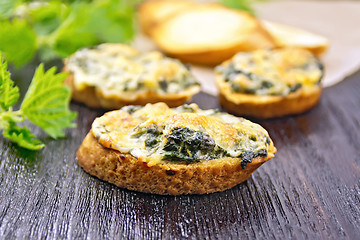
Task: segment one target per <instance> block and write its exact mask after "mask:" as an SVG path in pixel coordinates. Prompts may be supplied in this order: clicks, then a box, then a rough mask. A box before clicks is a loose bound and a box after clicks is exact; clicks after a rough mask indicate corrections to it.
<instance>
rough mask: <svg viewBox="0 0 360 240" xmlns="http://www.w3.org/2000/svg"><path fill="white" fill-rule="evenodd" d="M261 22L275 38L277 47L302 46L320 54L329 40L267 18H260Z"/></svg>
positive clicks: (326, 46) (327, 45)
mask: <svg viewBox="0 0 360 240" xmlns="http://www.w3.org/2000/svg"><path fill="white" fill-rule="evenodd" d="M262 24H263V26H264V28H265V29H266V31H268V32H269V33H270V34H271V36H272V37H273V39H274V40H275V43H276V46H277V47H280V48H282V47H299V48H304V49H307V50H309V51H311V52H312V53H314V54H315V55H321V54H322V53H324V52H325V51H326V50H327V48H328V47H329V40H328V39H327V38H326V37H324V36H321V35H318V34H315V33H311V32H309V31H306V30H303V29H300V28H296V27H292V26H288V25H285V24H280V23H275V22H272V21H268V20H262Z"/></svg>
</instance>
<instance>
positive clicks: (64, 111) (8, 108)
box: [0, 54, 76, 150]
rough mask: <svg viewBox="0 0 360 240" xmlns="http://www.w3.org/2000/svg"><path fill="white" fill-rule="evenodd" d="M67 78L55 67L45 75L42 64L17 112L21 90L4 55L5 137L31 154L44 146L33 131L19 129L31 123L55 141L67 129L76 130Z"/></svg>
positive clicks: (0, 92)
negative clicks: (65, 83)
mask: <svg viewBox="0 0 360 240" xmlns="http://www.w3.org/2000/svg"><path fill="white" fill-rule="evenodd" d="M65 78H66V74H65V73H59V74H56V68H55V67H52V68H51V69H49V70H48V71H46V72H45V71H44V66H43V65H42V64H41V65H40V66H39V67H38V68H37V69H36V71H35V74H34V77H33V79H32V82H31V84H30V86H29V89H28V91H27V92H26V94H25V97H24V100H23V101H22V103H21V107H20V109H19V110H17V111H14V110H13V108H12V106H13V105H14V104H16V103H17V101H18V100H19V88H18V87H17V86H14V82H13V81H12V80H11V79H10V73H9V72H8V71H7V62H6V61H4V60H3V57H2V54H0V131H1V130H2V134H3V136H4V137H5V138H8V139H10V140H11V141H13V142H16V143H17V144H18V145H19V146H21V147H24V148H27V149H30V150H37V149H40V148H43V147H44V144H43V143H42V142H41V141H40V140H37V139H35V135H34V134H32V133H31V130H30V129H28V128H27V127H20V126H18V123H20V122H23V121H24V120H25V119H28V120H30V121H31V122H32V123H34V124H35V125H37V126H38V127H40V128H41V129H43V130H44V131H45V132H46V133H48V134H49V135H50V136H51V137H53V138H58V137H64V132H63V129H65V128H70V127H74V126H75V124H74V123H73V122H72V121H73V120H74V119H75V118H76V113H74V112H71V111H70V110H69V101H70V97H71V91H70V89H68V88H67V87H65V86H64V85H63V81H64V79H65Z"/></svg>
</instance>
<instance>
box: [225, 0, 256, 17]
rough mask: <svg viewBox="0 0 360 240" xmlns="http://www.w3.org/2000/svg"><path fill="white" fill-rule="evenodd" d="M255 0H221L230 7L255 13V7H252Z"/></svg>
mask: <svg viewBox="0 0 360 240" xmlns="http://www.w3.org/2000/svg"><path fill="white" fill-rule="evenodd" d="M254 1H255V0H220V2H221V3H222V4H224V5H225V6H227V7H229V8H234V9H239V10H243V11H247V12H249V13H251V14H254V9H253V8H252V7H251V3H252V2H254Z"/></svg>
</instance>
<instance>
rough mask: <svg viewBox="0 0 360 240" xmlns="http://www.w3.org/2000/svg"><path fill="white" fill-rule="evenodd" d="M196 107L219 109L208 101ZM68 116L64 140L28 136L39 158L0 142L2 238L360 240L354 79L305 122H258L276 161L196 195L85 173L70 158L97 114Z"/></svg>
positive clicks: (359, 84) (357, 83)
mask: <svg viewBox="0 0 360 240" xmlns="http://www.w3.org/2000/svg"><path fill="white" fill-rule="evenodd" d="M25 72H26V71H25ZM31 76H32V75H31ZM22 77H23V78H24V79H25V80H21V81H20V80H19V79H17V83H18V84H19V83H22V82H25V83H24V84H25V85H26V83H27V84H28V82H29V81H30V79H29V77H28V75H27V74H23V76H21V74H20V77H17V78H20V79H21V78H22ZM20 85H21V84H20ZM22 91H24V89H23V90H22ZM193 101H194V102H196V103H198V104H199V105H200V106H201V107H203V108H213V107H219V105H218V102H217V99H216V98H215V97H212V96H209V95H206V94H204V93H202V94H199V95H197V96H196V97H195V98H194V99H193ZM71 108H72V109H73V110H74V111H77V112H78V113H79V116H78V118H77V126H78V127H77V128H74V129H69V130H67V131H66V133H67V137H66V139H61V140H52V139H50V138H49V137H47V136H46V135H45V134H44V133H43V132H41V131H40V130H39V129H37V128H33V129H34V131H35V133H36V135H38V136H39V137H40V138H41V139H42V140H44V141H45V143H46V147H45V149H43V150H41V151H37V152H31V151H27V150H24V149H21V148H19V147H18V146H16V145H14V144H13V143H11V142H9V141H7V140H4V139H3V138H2V137H0V146H1V153H0V159H1V162H0V186H1V187H0V238H1V239H40V238H41V239H44V238H47V239H64V238H67V239H85V238H87V239H360V72H358V73H356V74H354V75H352V76H351V77H349V78H348V79H346V80H345V81H344V82H342V83H340V84H339V85H337V86H334V87H331V88H327V89H325V90H324V91H323V96H322V99H321V101H320V103H319V105H318V106H317V107H315V108H314V109H313V110H311V111H309V112H307V113H305V114H302V115H299V116H295V117H286V118H278V119H273V120H265V121H257V122H259V123H260V124H261V125H262V126H263V127H265V128H266V129H267V130H268V131H269V133H270V135H271V137H272V139H273V140H274V142H275V145H276V147H277V148H278V153H277V154H276V156H275V158H273V159H271V160H270V161H269V162H267V163H266V164H264V165H263V166H261V167H260V168H259V169H258V170H257V171H256V172H255V173H254V174H253V175H252V177H251V178H250V179H249V180H248V181H246V182H244V183H241V184H239V185H238V186H236V187H234V188H232V189H230V190H227V191H224V192H220V193H214V194H209V195H202V196H201V195H192V196H191V195H190V196H178V197H173V196H158V195H151V194H143V193H138V192H132V191H128V190H124V189H121V188H118V187H116V186H113V185H111V184H108V183H106V182H103V181H101V180H99V179H97V178H95V177H92V176H90V175H88V174H87V173H85V172H84V171H83V170H82V169H81V168H80V167H79V166H78V164H77V162H76V159H75V152H76V150H77V148H78V147H79V145H80V144H81V141H82V139H83V138H84V136H85V135H86V133H87V132H88V131H89V129H90V126H91V123H92V121H93V120H94V118H95V117H96V116H99V115H101V114H102V113H103V112H101V111H94V110H90V109H87V108H86V107H84V106H83V105H81V104H75V103H74V104H72V105H71ZM29 126H30V125H29Z"/></svg>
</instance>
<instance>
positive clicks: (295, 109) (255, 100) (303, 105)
mask: <svg viewBox="0 0 360 240" xmlns="http://www.w3.org/2000/svg"><path fill="white" fill-rule="evenodd" d="M230 95H231V96H234V95H236V100H237V101H236V102H235V101H234V100H231V99H229V96H230ZM320 96H321V87H320V86H317V85H314V86H313V87H312V88H311V89H307V91H304V90H298V91H296V92H294V93H291V94H289V95H287V96H258V95H249V94H241V93H237V94H232V93H230V94H229V93H226V92H224V91H222V90H221V89H219V101H220V104H221V106H222V107H223V108H224V109H226V110H227V111H228V112H230V113H233V114H236V115H239V116H252V117H256V118H274V117H282V116H286V115H292V114H300V113H303V112H305V111H307V110H309V109H311V108H313V107H314V106H315V105H316V104H317V103H318V102H319V99H320Z"/></svg>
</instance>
